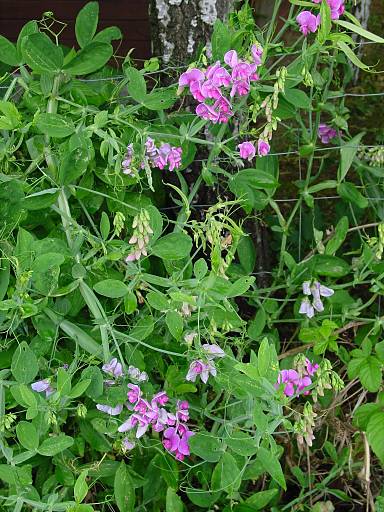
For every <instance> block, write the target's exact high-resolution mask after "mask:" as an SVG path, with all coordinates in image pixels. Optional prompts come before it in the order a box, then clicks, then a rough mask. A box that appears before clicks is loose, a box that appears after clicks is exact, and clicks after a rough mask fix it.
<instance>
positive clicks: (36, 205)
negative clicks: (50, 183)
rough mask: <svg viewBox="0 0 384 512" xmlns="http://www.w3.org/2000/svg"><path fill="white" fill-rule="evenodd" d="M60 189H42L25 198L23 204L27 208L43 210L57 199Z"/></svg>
mask: <svg viewBox="0 0 384 512" xmlns="http://www.w3.org/2000/svg"><path fill="white" fill-rule="evenodd" d="M59 193H60V191H59V190H58V189H57V188H52V189H45V190H40V191H39V192H35V193H34V194H30V195H29V196H26V197H25V198H24V203H23V205H24V206H25V208H26V209H27V210H30V211H34V210H43V209H45V208H49V207H50V206H51V205H52V204H54V203H55V202H56V201H57V197H58V195H59Z"/></svg>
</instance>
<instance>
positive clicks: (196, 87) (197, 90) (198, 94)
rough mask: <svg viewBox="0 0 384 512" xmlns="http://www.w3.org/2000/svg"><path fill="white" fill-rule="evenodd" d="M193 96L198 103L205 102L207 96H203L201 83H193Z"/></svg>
mask: <svg viewBox="0 0 384 512" xmlns="http://www.w3.org/2000/svg"><path fill="white" fill-rule="evenodd" d="M189 90H190V92H191V94H192V96H193V97H194V98H195V100H197V101H204V100H205V96H204V95H203V92H202V88H201V82H192V83H191V86H190V88H189Z"/></svg>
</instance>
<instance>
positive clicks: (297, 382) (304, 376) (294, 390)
mask: <svg viewBox="0 0 384 512" xmlns="http://www.w3.org/2000/svg"><path fill="white" fill-rule="evenodd" d="M318 368H319V365H318V364H312V363H311V362H310V361H309V359H306V363H305V369H304V371H302V370H300V373H299V372H298V371H296V370H294V369H290V370H281V371H280V372H279V376H278V378H277V384H276V385H275V387H276V388H278V387H279V385H280V384H284V388H283V392H284V394H285V396H293V395H298V394H300V393H303V394H304V395H309V392H310V391H309V389H308V388H309V386H310V385H311V384H312V379H311V377H312V376H313V375H314V374H315V373H316V371H317V370H318Z"/></svg>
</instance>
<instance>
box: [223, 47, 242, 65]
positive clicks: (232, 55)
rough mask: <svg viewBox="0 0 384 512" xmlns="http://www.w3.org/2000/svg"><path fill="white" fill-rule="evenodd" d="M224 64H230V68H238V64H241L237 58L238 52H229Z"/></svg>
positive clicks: (225, 56)
mask: <svg viewBox="0 0 384 512" xmlns="http://www.w3.org/2000/svg"><path fill="white" fill-rule="evenodd" d="M224 62H225V63H226V64H228V66H229V67H231V68H233V67H235V66H236V64H237V63H238V62H239V59H238V57H237V51H236V50H229V52H227V53H226V54H225V55H224Z"/></svg>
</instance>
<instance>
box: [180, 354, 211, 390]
mask: <svg viewBox="0 0 384 512" xmlns="http://www.w3.org/2000/svg"><path fill="white" fill-rule="evenodd" d="M216 374H217V372H216V368H215V365H214V364H213V362H207V363H204V361H201V360H200V359H198V360H196V361H192V363H191V364H190V366H189V370H188V373H187V375H186V377H185V380H187V381H190V382H195V381H196V379H197V377H198V376H200V378H201V380H202V381H203V382H204V384H206V383H207V381H208V378H209V375H212V377H216Z"/></svg>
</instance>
